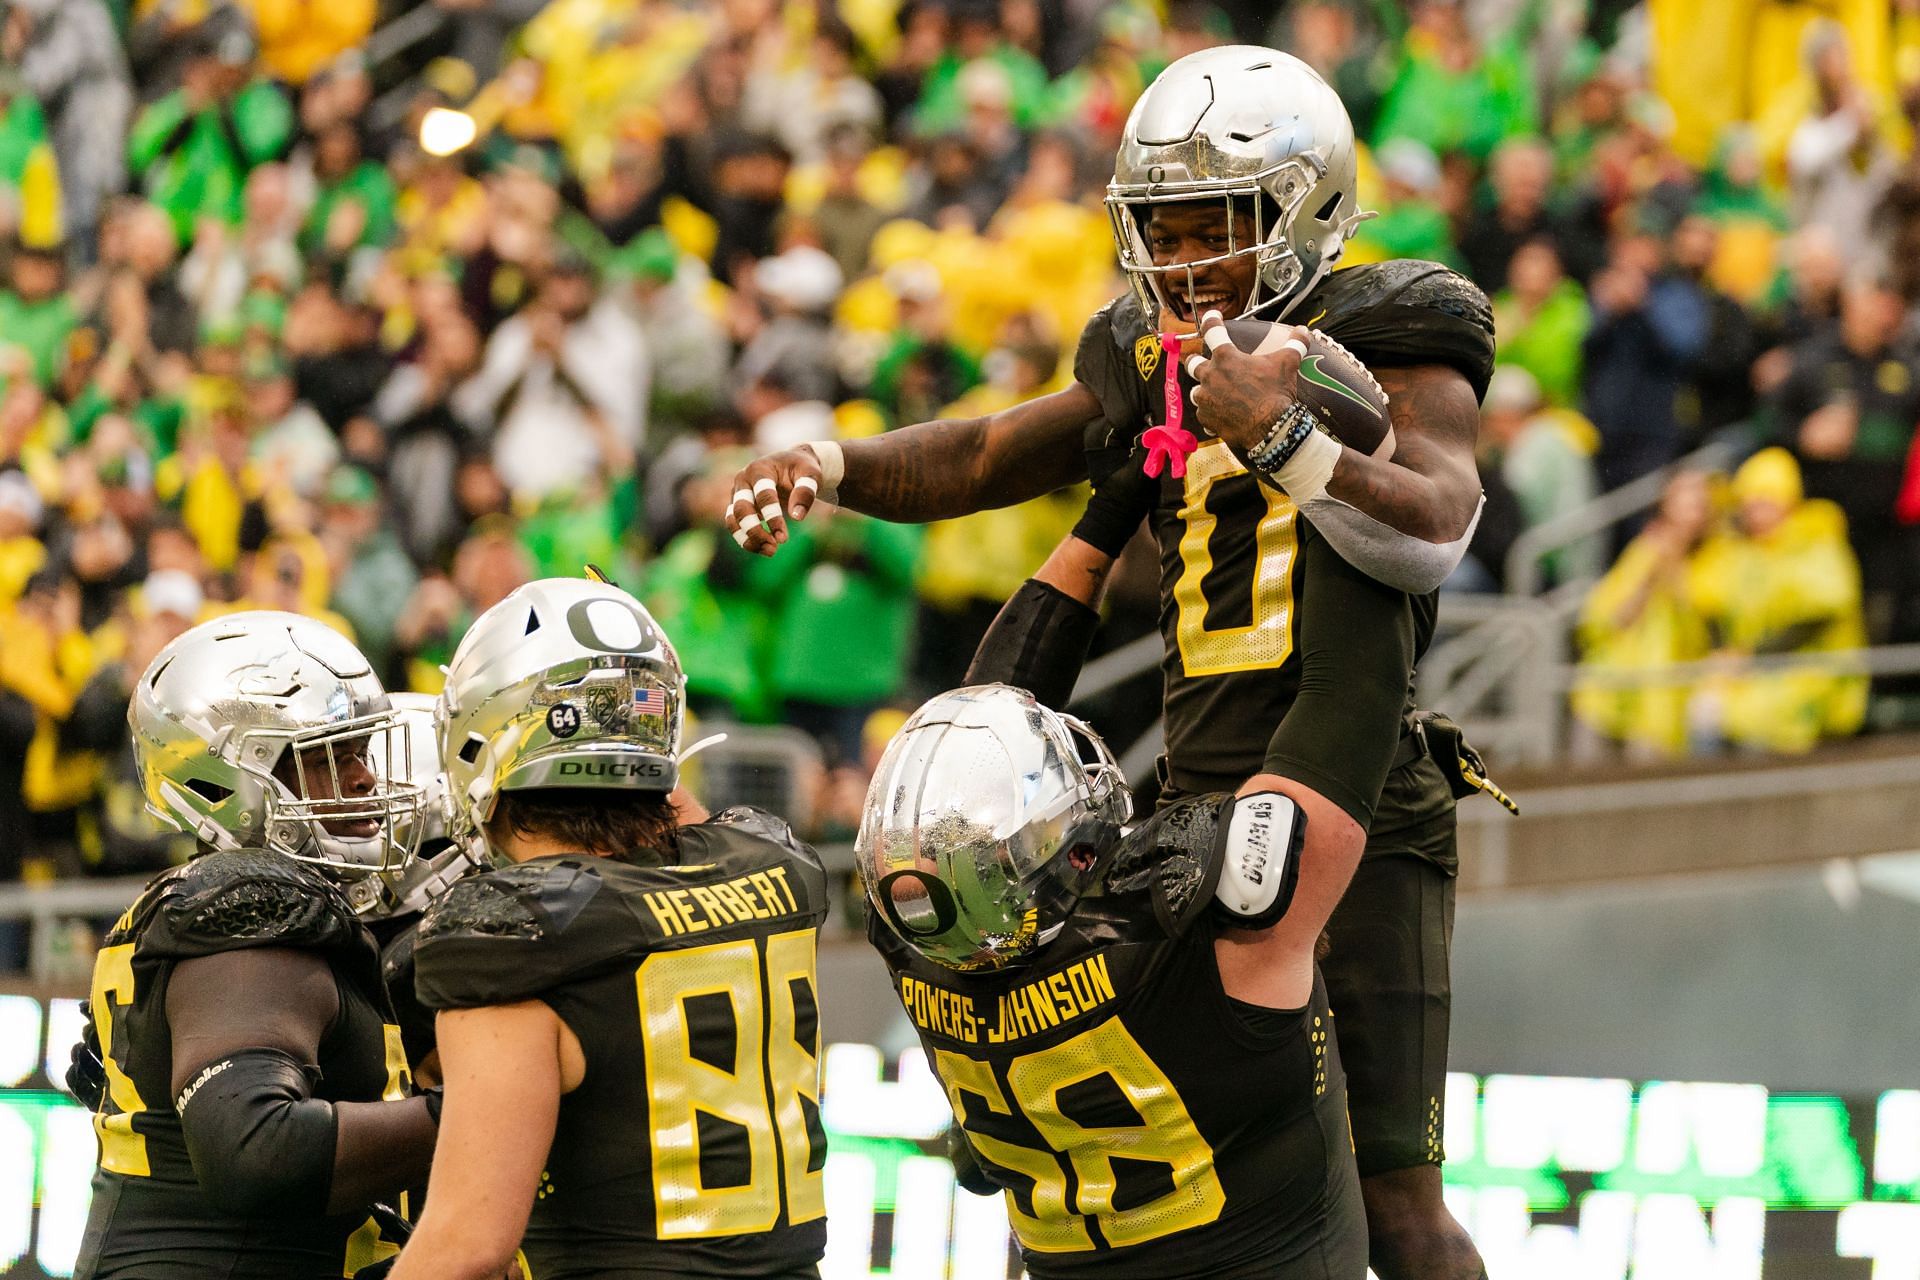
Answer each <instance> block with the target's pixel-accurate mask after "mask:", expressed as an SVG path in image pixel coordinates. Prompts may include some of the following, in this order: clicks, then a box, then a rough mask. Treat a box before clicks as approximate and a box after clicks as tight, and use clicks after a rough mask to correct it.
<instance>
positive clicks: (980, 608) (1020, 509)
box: [916, 324, 1086, 687]
mask: <svg viewBox="0 0 1920 1280" xmlns="http://www.w3.org/2000/svg"><path fill="white" fill-rule="evenodd" d="M1030 330H1031V325H1021V324H1013V325H1009V326H1008V328H1007V331H1006V332H1004V333H1003V334H1002V335H1001V341H1000V342H999V343H997V344H996V345H995V347H994V349H993V350H992V351H990V352H988V353H987V357H986V374H987V380H986V381H985V382H984V383H982V384H981V385H980V386H978V387H975V388H974V389H973V390H971V391H969V392H967V394H966V395H964V396H962V397H960V399H958V400H956V401H954V402H953V403H952V404H951V405H948V406H947V407H945V408H944V409H942V410H941V411H940V416H941V417H944V418H975V417H985V416H986V415H988V414H991V413H998V412H1000V411H1001V410H1003V409H1008V408H1011V407H1013V406H1014V405H1016V404H1020V403H1022V402H1023V401H1026V400H1031V399H1032V398H1033V397H1035V396H1038V395H1044V394H1046V393H1047V392H1048V391H1051V390H1053V389H1054V388H1055V387H1056V385H1057V383H1058V380H1059V373H1060V347H1059V344H1058V343H1054V342H1050V341H1047V340H1045V339H1044V338H1041V337H1039V336H1038V335H1036V334H1033V333H1032V332H1031V331H1030ZM1085 509H1086V490H1085V489H1084V488H1081V487H1078V486H1076V487H1075V488H1072V489H1066V490H1062V491H1061V492H1059V493H1057V494H1049V495H1047V496H1046V497H1042V498H1035V499H1034V500H1033V501H1031V502H1023V503H1021V504H1019V505H1018V506H1013V507H999V508H994V509H990V510H986V511H976V512H975V513H974V514H972V515H969V516H962V517H960V518H959V519H958V520H942V521H939V522H938V523H936V524H932V525H929V526H928V527H927V538H926V549H925V552H924V555H923V557H922V561H921V573H920V625H919V635H918V641H917V644H918V648H919V654H918V661H917V665H916V673H917V676H918V678H919V679H920V680H921V682H922V683H923V684H925V685H927V686H929V687H931V686H933V685H936V684H938V683H940V682H941V681H942V680H944V679H946V678H948V673H950V672H952V671H955V670H960V671H965V670H966V667H967V664H968V663H969V662H971V661H972V660H973V652H974V650H975V649H977V648H978V647H979V645H980V638H981V637H982V636H984V635H985V634H986V632H987V627H988V626H990V625H991V624H992V622H993V619H994V617H995V616H996V615H997V614H998V613H999V612H1000V606H1001V605H1003V604H1005V603H1006V602H1007V600H1008V599H1010V598H1011V597H1012V596H1013V594H1014V593H1015V592H1016V591H1018V590H1019V589H1020V584H1021V583H1023V582H1025V581H1026V580H1027V578H1028V576H1029V575H1031V574H1032V572H1033V567H1034V566H1035V565H1037V564H1039V563H1041V562H1043V561H1044V560H1045V559H1046V558H1047V556H1048V554H1049V553H1051V552H1052V550H1053V548H1054V547H1055V546H1056V545H1058V543H1059V542H1060V540H1061V539H1062V538H1064V537H1066V536H1067V534H1068V533H1069V532H1071V531H1072V529H1073V526H1074V522H1075V521H1077V520H1078V519H1079V518H1080V513H1081V512H1082V511H1083V510H1085Z"/></svg>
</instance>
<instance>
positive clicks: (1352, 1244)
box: [856, 685, 1367, 1280]
mask: <svg viewBox="0 0 1920 1280" xmlns="http://www.w3.org/2000/svg"><path fill="white" fill-rule="evenodd" d="M1076 729H1077V730H1079V731H1080V732H1082V733H1085V734H1086V736H1087V739H1088V740H1089V742H1090V743H1091V744H1092V746H1093V747H1094V749H1095V756H1096V759H1097V761H1098V763H1097V764H1095V765H1094V766H1092V767H1091V768H1089V767H1087V766H1084V765H1082V763H1081V759H1080V756H1079V755H1078V754H1077V753H1076V744H1075V743H1074V741H1073V737H1072V731H1073V730H1076ZM1277 781H1278V780H1277V779H1271V778H1265V777H1259V776H1256V777H1255V778H1253V779H1251V780H1250V785H1249V788H1248V789H1247V790H1246V791H1245V792H1244V793H1243V794H1242V795H1241V796H1239V797H1238V798H1235V797H1234V796H1232V795H1229V794H1214V795H1204V796H1193V797H1189V798H1188V799H1185V800H1182V801H1180V802H1179V803H1177V804H1174V805H1171V806H1168V807H1166V808H1164V809H1162V810H1161V811H1160V812H1159V813H1158V814H1157V815H1155V816H1154V817H1153V818H1152V819H1151V820H1150V821H1148V822H1146V823H1145V824H1143V825H1141V826H1140V827H1138V828H1136V829H1135V830H1134V831H1133V832H1131V833H1130V834H1128V835H1125V836H1123V835H1122V834H1121V824H1122V823H1123V822H1125V821H1126V820H1127V818H1128V816H1129V812H1128V811H1129V803H1128V795H1127V789H1126V786H1125V785H1124V783H1122V782H1121V781H1120V775H1119V770H1118V768H1117V767H1116V766H1115V765H1114V763H1113V758H1112V756H1111V755H1109V754H1107V752H1106V748H1105V746H1104V745H1103V744H1101V742H1100V741H1099V739H1098V738H1096V737H1094V735H1093V734H1092V733H1091V732H1089V731H1087V730H1086V729H1085V727H1084V726H1082V725H1079V724H1078V723H1077V722H1075V721H1072V720H1070V719H1068V718H1067V717H1064V716H1060V715H1057V714H1055V713H1054V712H1052V711H1049V710H1048V709H1046V708H1045V707H1042V706H1041V705H1039V704H1038V703H1037V702H1035V701H1034V700H1033V698H1032V696H1031V695H1030V694H1027V693H1025V692H1023V691H1021V690H1017V689H1011V688H1008V687H1007V686H1005V685H980V686H974V687H970V688H966V689H958V690H955V691H953V692H951V693H945V694H942V695H940V696H939V697H937V698H935V699H933V700H932V701H931V702H929V703H927V704H926V705H925V706H923V707H921V708H920V710H919V711H917V712H915V713H914V715H913V717H912V719H910V720H909V721H908V722H907V724H906V726H905V727H904V728H902V729H901V731H900V734H899V736H897V737H896V738H895V739H894V741H893V742H892V744H891V745H890V746H889V747H888V748H887V752H886V755H885V756H884V757H883V759H882V760H881V763H880V767H879V770H878V771H877V772H876V773H875V775H874V779H873V783H872V786H871V787H870V788H869V790H868V792H867V808H866V813H865V815H864V819H863V821H862V824H861V828H860V837H859V841H858V845H857V853H856V858H857V862H858V865H859V868H860V874H861V878H862V880H863V882H864V884H865V887H866V892H867V899H868V902H869V904H870V905H871V906H872V908H873V911H872V914H871V915H870V917H869V927H868V937H869V938H870V939H871V940H872V942H873V944H874V946H875V947H877V948H878V949H879V950H880V953H881V955H882V956H883V957H885V959H886V962H887V965H888V967H889V968H890V969H891V970H892V972H893V975H894V983H895V990H896V992H897V994H898V995H899V996H900V999H901V1002H902V1003H903V1004H904V1005H905V1007H906V1010H907V1016H908V1017H909V1019H910V1020H911V1021H912V1022H913V1024H914V1026H915V1028H916V1029H917V1030H918V1032H919V1034H920V1039H921V1042H922V1043H923V1044H924V1045H925V1046H926V1050H927V1055H928V1057H929V1058H930V1060H931V1062H932V1065H933V1068H934V1071H935V1073H936V1074H937V1075H938V1076H939V1078H940V1081H941V1083H942V1084H943V1085H944V1086H945V1087H946V1091H947V1096H948V1100H949V1101H950V1102H951V1104H952V1106H953V1113H954V1118H955V1121H956V1123H957V1124H958V1125H959V1126H960V1129H961V1131H962V1132H963V1133H964V1135H965V1137H966V1143H967V1148H968V1149H969V1150H970V1152H971V1154H972V1159H973V1162H974V1163H975V1165H976V1166H977V1168H978V1170H979V1172H980V1173H981V1174H982V1175H984V1177H985V1179H986V1180H987V1181H988V1182H990V1183H992V1184H994V1186H996V1187H997V1188H999V1189H1001V1190H1004V1191H1005V1193H1006V1198H1007V1210H1008V1216H1009V1217H1010V1219H1011V1220H1012V1223H1013V1228H1014V1231H1015V1233H1016V1234H1017V1235H1018V1237H1019V1240H1020V1246H1021V1252H1022V1254H1023V1255H1024V1258H1025V1261H1026V1265H1027V1269H1028V1271H1029V1272H1030V1273H1031V1274H1032V1275H1033V1276H1034V1277H1035V1280H1056V1277H1068V1276H1101V1277H1116V1278H1119V1280H1127V1278H1130V1277H1137V1278H1139V1280H1181V1278H1183V1277H1194V1278H1195V1280H1198V1278H1199V1277H1206V1278H1207V1280H1252V1278H1253V1277H1259V1278H1260V1280H1360V1277H1362V1276H1364V1275H1365V1274H1366V1270H1367V1264H1366V1228H1365V1225H1364V1223H1363V1222H1362V1213H1361V1204H1360V1194H1359V1181H1358V1175H1357V1173H1356V1172H1355V1169H1354V1164H1353V1147H1352V1140H1351V1136H1350V1134H1349V1132H1348V1128H1347V1117H1346V1088H1345V1084H1344V1081H1343V1077H1342V1074H1341V1069H1340V1058H1339V1052H1338V1050H1337V1049H1336V1047H1335V1045H1334V1042H1333V1038H1332V1035H1331V1034H1330V1031H1331V1023H1332V1018H1331V1015H1330V1014H1329V1013H1328V1011H1327V1002H1326V993H1325V990H1324V988H1323V987H1322V985H1321V984H1320V982H1319V981H1318V975H1317V974H1316V972H1315V967H1314V961H1313V952H1314V946H1315V943H1316V942H1317V940H1318V938H1319V936H1320V930H1321V927H1322V926H1323V925H1325V923H1326V920H1327V915H1328V913H1329V912H1330V911H1331V910H1332V909H1333V905H1334V903H1335V902H1337V901H1338V900H1339V897H1340V891H1341V890H1342V889H1343V888H1344V887H1345V885H1346V882H1347V877H1348V876H1349V875H1350V874H1352V871H1353V865H1354V860H1355V858H1356V857H1357V855H1358V846H1357V845H1356V846H1353V847H1352V848H1350V849H1348V850H1347V851H1346V852H1345V853H1344V854H1342V853H1339V852H1335V853H1334V854H1333V855H1332V856H1328V857H1312V856H1307V857H1302V856H1301V850H1302V845H1301V837H1302V834H1303V832H1304V830H1305V829H1306V828H1307V827H1308V826H1309V825H1310V824H1309V823H1308V822H1307V820H1306V818H1305V817H1304V816H1303V815H1302V813H1301V811H1300V809H1299V808H1298V807H1297V806H1296V805H1295V804H1294V803H1293V801H1292V800H1291V799H1289V798H1288V797H1287V796H1286V795H1284V794H1282V793H1281V792H1280V791H1278V790H1276V789H1272V788H1271V785H1270V784H1272V783H1275V782H1277Z"/></svg>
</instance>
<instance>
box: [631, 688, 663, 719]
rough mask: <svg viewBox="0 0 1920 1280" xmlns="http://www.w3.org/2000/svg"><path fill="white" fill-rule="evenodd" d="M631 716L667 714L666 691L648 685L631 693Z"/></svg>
mask: <svg viewBox="0 0 1920 1280" xmlns="http://www.w3.org/2000/svg"><path fill="white" fill-rule="evenodd" d="M633 714H635V715H637V716H664V715H666V714H667V691H666V690H665V689H661V688H657V687H655V686H652V685H649V686H648V687H646V688H644V689H635V690H634V691H633Z"/></svg>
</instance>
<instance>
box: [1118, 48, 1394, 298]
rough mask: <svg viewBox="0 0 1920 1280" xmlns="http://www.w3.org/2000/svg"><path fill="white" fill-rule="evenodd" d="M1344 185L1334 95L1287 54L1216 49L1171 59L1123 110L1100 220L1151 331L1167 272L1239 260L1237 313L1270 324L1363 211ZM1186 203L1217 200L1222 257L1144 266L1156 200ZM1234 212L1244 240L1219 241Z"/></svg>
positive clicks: (1346, 140)
mask: <svg viewBox="0 0 1920 1280" xmlns="http://www.w3.org/2000/svg"><path fill="white" fill-rule="evenodd" d="M1354 185H1355V184H1354V142H1353V121H1351V120H1350V119H1348V118H1347V109H1346V107H1345V106H1344V105H1342V103H1341V101H1340V95H1339V94H1337V93H1335V92H1334V91H1333V89H1332V87H1331V86H1329V85H1328V84H1327V82H1326V81H1325V80H1322V79H1321V78H1320V75H1319V73H1318V72H1316V71H1315V70H1314V69H1313V68H1312V67H1310V66H1308V65H1307V64H1306V63H1304V62H1302V61H1300V59H1298V58H1296V57H1294V56H1292V55H1291V54H1286V53H1281V52H1280V51H1279V50H1278V49H1266V48H1262V47H1260V46H1258V45H1245V44H1236V45H1226V46H1223V47H1220V48H1215V49H1203V50H1201V51H1200V52H1198V53H1190V54H1188V55H1187V56H1186V57H1184V58H1181V59H1179V60H1178V61H1176V62H1175V63H1173V65H1171V66H1169V67H1168V68H1167V69H1166V70H1165V71H1162V72H1161V73H1160V74H1159V76H1158V77H1156V78H1155V79H1154V82H1153V83H1152V84H1150V85H1148V86H1147V91H1146V92H1145V93H1143V94H1141V95H1140V99H1139V101H1137V102H1135V103H1134V105H1133V113H1132V114H1131V115H1130V116H1128V117H1127V127H1126V130H1125V132H1124V133H1123V134H1122V136H1121V142H1120V150H1119V152H1118V153H1117V154H1116V155H1115V156H1114V161H1113V181H1112V182H1110V183H1108V184H1107V213H1108V215H1109V217H1110V218H1111V219H1112V221H1113V239H1114V243H1115V244H1116V245H1117V246H1118V247H1119V250H1120V265H1121V267H1123V268H1124V269H1125V270H1126V273H1127V281H1128V283H1129V284H1130V285H1131V286H1132V287H1133V292H1134V296H1136V297H1137V298H1139V300H1140V305H1141V306H1142V307H1143V308H1145V310H1146V313H1147V318H1148V320H1149V322H1151V323H1153V324H1154V325H1155V326H1156V327H1158V325H1159V316H1160V314H1161V311H1162V309H1163V308H1164V307H1165V306H1166V304H1167V291H1166V280H1167V277H1169V276H1173V275H1179V274H1186V273H1190V272H1191V271H1192V270H1193V269H1196V268H1199V267H1204V266H1211V265H1214V264H1216V263H1220V262H1225V261H1227V260H1228V259H1231V258H1238V257H1243V256H1246V255H1248V254H1251V255H1254V257H1255V259H1256V260H1257V262H1258V263H1259V268H1260V269H1259V276H1258V281H1257V283H1256V284H1255V286H1254V293H1253V297H1252V298H1250V299H1249V300H1248V305H1247V309H1246V310H1245V311H1243V312H1242V313H1241V314H1242V315H1247V316H1251V315H1256V314H1259V313H1261V312H1264V311H1267V310H1269V309H1271V308H1273V307H1276V306H1278V307H1281V308H1282V309H1281V310H1280V312H1279V313H1278V315H1276V316H1274V317H1273V318H1274V319H1279V318H1280V317H1282V316H1285V315H1286V314H1287V312H1288V311H1289V310H1291V308H1292V306H1293V303H1295V302H1297V301H1298V300H1299V299H1300V298H1301V297H1302V296H1304V295H1305V294H1306V293H1307V292H1308V291H1309V290H1311V289H1312V288H1313V286H1314V285H1315V284H1316V283H1318V282H1319V280H1320V278H1321V277H1322V276H1323V275H1325V274H1326V273H1327V272H1328V271H1329V270H1331V269H1332V267H1333V264H1334V263H1336V262H1338V261H1339V259H1340V255H1341V252H1342V251H1343V250H1344V249H1345V247H1346V242H1347V237H1348V236H1349V235H1350V234H1352V232H1353V228H1354V227H1355V226H1357V225H1359V223H1361V222H1362V221H1364V220H1365V219H1367V218H1370V217H1372V216H1373V215H1372V214H1370V213H1363V212H1361V211H1360V206H1359V200H1358V197H1357V196H1356V195H1355V191H1354ZM1189 200H1220V201H1225V202H1226V205H1227V209H1228V213H1229V217H1228V226H1229V228H1230V231H1229V236H1230V238H1229V241H1228V245H1227V251H1226V252H1225V253H1224V254H1221V255H1219V256H1217V257H1213V258H1209V259H1205V260H1204V261H1197V262H1189V263H1180V264H1178V265H1170V266H1156V265H1154V261H1153V253H1152V251H1151V249H1150V248H1149V246H1148V244H1147V237H1146V221H1147V218H1148V215H1149V214H1150V213H1151V212H1152V208H1153V206H1154V205H1156V204H1167V203H1172V202H1175V201H1189ZM1242 211H1244V212H1246V213H1248V214H1249V215H1251V218H1252V221H1253V226H1254V237H1253V241H1252V242H1251V243H1249V244H1238V243H1235V242H1234V240H1233V239H1232V238H1231V237H1232V236H1233V234H1234V233H1233V232H1232V230H1231V228H1232V227H1233V223H1234V218H1233V217H1232V216H1231V215H1232V214H1234V213H1237V212H1242ZM1188 283H1189V286H1191V284H1192V279H1191V276H1190V275H1189V276H1188ZM1263 293H1264V294H1265V295H1266V296H1265V298H1264V300H1263V298H1262V295H1263Z"/></svg>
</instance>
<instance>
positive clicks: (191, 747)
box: [127, 610, 422, 911]
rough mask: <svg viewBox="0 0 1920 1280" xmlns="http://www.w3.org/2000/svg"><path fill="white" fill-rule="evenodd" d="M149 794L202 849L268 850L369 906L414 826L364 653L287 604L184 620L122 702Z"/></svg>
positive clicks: (401, 764)
mask: <svg viewBox="0 0 1920 1280" xmlns="http://www.w3.org/2000/svg"><path fill="white" fill-rule="evenodd" d="M127 723H128V724H129V726H130V727H131V728H132V730H133V750H134V758H135V762H136V764H137V766H138V768H139V773H140V785H141V789H142V791H143V793H144V795H145V799H146V805H147V809H148V811H149V812H151V813H152V814H153V815H154V816H155V817H156V818H158V819H159V820H160V821H161V822H164V823H166V824H167V825H168V826H171V827H175V828H178V829H179V830H181V831H185V832H188V833H190V834H192V835H193V836H194V837H195V838H196V839H198V840H199V842H200V843H201V845H202V846H203V847H205V848H207V849H258V848H266V849H274V850H277V851H279V852H281V853H284V854H286V855H288V856H289V857H292V858H294V859H296V860H298V861H301V862H306V863H311V864H313V865H315V866H317V867H320V868H322V869H323V870H325V871H326V872H327V873H328V874H329V875H330V876H331V877H333V878H334V879H337V880H339V881H340V882H341V883H342V884H343V885H344V886H345V888H346V890H347V896H348V899H349V900H350V901H351V902H352V903H353V905H354V906H355V908H356V909H358V910H361V911H369V910H372V909H374V908H375V907H376V906H377V905H378V904H379V903H380V902H381V900H382V899H383V898H385V897H386V896H387V895H385V894H383V893H382V892H381V886H382V885H383V884H384V883H386V882H387V881H388V880H389V879H390V878H391V877H393V876H395V875H398V874H400V873H401V872H402V871H403V870H404V869H405V867H406V865H407V863H408V860H409V859H410V858H411V856H412V853H413V846H414V843H415V842H416V841H417V839H418V830H417V824H416V823H415V822H414V819H415V816H416V815H417V813H418V810H419V808H420V805H421V800H422V796H421V788H420V786H419V785H418V784H416V783H415V782H414V781H413V780H412V778H411V773H410V767H409V763H408V751H409V748H408V744H407V738H408V731H407V728H406V726H404V725H402V724H401V723H400V722H399V719H398V717H396V715H395V714H394V711H393V709H392V705H391V703H390V702H389V700H388V698H387V692H386V690H385V689H383V688H382V687H381V685H380V680H379V677H377V676H375V675H374V674H373V669H372V667H371V666H370V665H369V664H368V662H367V659H366V657H365V655H363V654H362V653H361V652H360V650H358V649H357V648H355V647H354V646H353V644H352V643H351V642H350V641H348V640H347V638H346V637H345V636H343V635H341V634H340V633H339V632H337V631H335V630H334V629H333V628H332V627H329V626H327V625H326V624H325V623H323V622H317V621H315V620H314V619H312V618H306V617H302V616H301V615H299V614H296V613H279V612H274V611H269V610H251V611H246V612H240V613H230V614H227V615H225V616H224V617H219V618H215V619H213V620H212V621H210V622H203V623H201V624H200V625H199V626H197V627H193V628H191V629H190V630H188V631H186V632H184V633H183V634H181V635H180V636H179V637H177V638H176V639H175V640H174V641H173V642H172V643H171V644H169V645H167V647H166V648H164V649H162V650H161V651H160V652H159V654H158V655H157V656H156V657H155V658H154V660H153V662H152V664H151V665H150V666H148V668H147V669H146V671H145V672H144V673H143V674H142V675H141V677H140V681H139V684H138V685H136V686H135V688H134V691H133V699H132V702H131V704H130V705H129V706H128V709H127Z"/></svg>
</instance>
